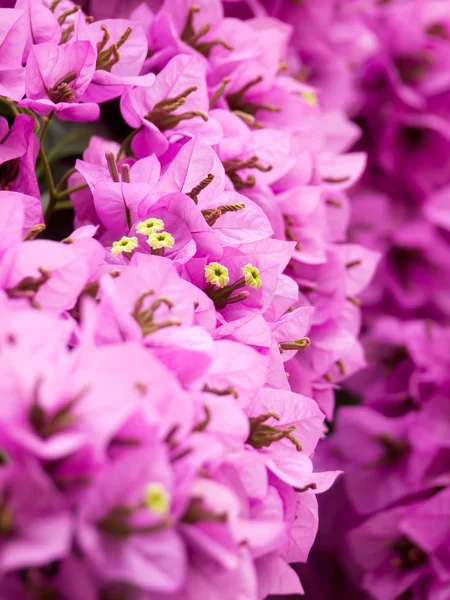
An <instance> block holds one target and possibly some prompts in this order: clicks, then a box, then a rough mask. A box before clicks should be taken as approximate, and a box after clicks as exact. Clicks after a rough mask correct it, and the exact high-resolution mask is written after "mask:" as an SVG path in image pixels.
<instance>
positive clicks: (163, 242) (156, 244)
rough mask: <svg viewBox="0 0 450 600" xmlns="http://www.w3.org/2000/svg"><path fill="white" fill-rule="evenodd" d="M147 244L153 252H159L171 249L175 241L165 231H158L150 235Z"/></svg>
mask: <svg viewBox="0 0 450 600" xmlns="http://www.w3.org/2000/svg"><path fill="white" fill-rule="evenodd" d="M147 244H148V245H149V246H150V248H153V250H160V249H161V248H173V245H174V244H175V240H174V238H173V237H172V236H171V235H170V233H167V231H160V232H158V233H157V232H155V233H152V234H150V235H149V236H148V238H147Z"/></svg>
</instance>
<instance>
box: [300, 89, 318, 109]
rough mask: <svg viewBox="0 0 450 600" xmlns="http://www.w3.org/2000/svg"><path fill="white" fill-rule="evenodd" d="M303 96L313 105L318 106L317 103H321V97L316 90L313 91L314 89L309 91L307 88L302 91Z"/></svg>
mask: <svg viewBox="0 0 450 600" xmlns="http://www.w3.org/2000/svg"><path fill="white" fill-rule="evenodd" d="M302 96H303V98H304V99H305V100H306V101H307V102H309V104H311V105H312V106H317V104H318V103H319V99H318V98H317V94H316V93H315V92H313V91H307V90H305V91H304V92H302Z"/></svg>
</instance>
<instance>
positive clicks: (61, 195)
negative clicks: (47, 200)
mask: <svg viewBox="0 0 450 600" xmlns="http://www.w3.org/2000/svg"><path fill="white" fill-rule="evenodd" d="M87 187H88V184H87V183H80V184H79V185H75V186H74V187H71V188H67V189H65V190H63V191H62V192H57V193H56V199H57V200H58V201H59V200H64V199H66V198H68V197H69V196H70V195H71V194H73V193H74V192H79V191H80V190H84V189H85V188H87Z"/></svg>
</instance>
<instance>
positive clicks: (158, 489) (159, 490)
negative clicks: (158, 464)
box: [144, 482, 172, 515]
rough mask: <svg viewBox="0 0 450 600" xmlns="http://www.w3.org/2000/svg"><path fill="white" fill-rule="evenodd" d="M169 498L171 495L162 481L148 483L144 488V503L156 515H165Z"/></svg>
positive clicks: (168, 505)
mask: <svg viewBox="0 0 450 600" xmlns="http://www.w3.org/2000/svg"><path fill="white" fill-rule="evenodd" d="M171 499H172V498H171V495H170V494H169V492H168V491H167V490H166V488H165V487H164V486H163V484H162V483H159V482H153V483H149V484H148V485H147V486H146V488H145V491H144V504H145V506H146V508H148V509H149V510H151V511H152V512H153V513H155V514H157V515H165V514H167V513H168V512H169V509H170V502H171Z"/></svg>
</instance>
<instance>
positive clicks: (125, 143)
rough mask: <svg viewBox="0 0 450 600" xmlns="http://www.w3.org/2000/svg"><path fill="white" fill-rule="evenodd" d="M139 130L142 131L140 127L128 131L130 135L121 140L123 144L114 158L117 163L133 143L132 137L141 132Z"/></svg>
mask: <svg viewBox="0 0 450 600" xmlns="http://www.w3.org/2000/svg"><path fill="white" fill-rule="evenodd" d="M141 129H142V127H139V128H138V129H133V131H130V133H129V134H128V135H127V137H126V138H125V139H124V140H123V142H122V144H121V146H120V148H119V152H118V153H117V156H116V161H117V162H118V161H119V160H120V158H121V156H122V154H124V153H126V151H127V150H128V148H129V147H130V144H131V142H132V141H133V139H134V137H135V136H136V135H137V134H138V133H139V132H140V131H141Z"/></svg>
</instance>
